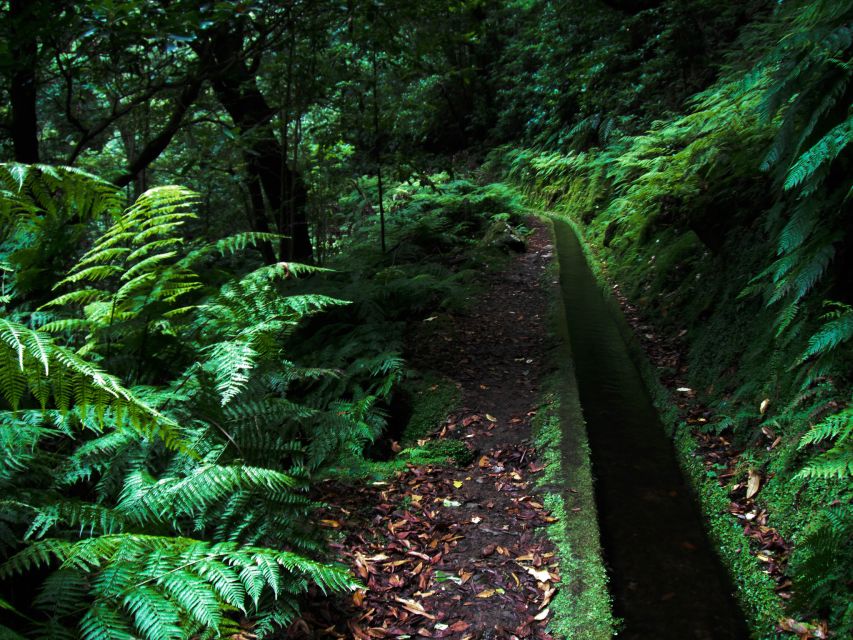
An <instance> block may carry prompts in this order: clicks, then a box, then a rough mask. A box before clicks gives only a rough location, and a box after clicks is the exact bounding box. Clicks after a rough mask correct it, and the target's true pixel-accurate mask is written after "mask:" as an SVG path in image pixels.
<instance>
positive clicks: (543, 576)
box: [527, 567, 551, 582]
mask: <svg viewBox="0 0 853 640" xmlns="http://www.w3.org/2000/svg"><path fill="white" fill-rule="evenodd" d="M527 573H529V574H530V575H532V576H533V577H534V578H536V579H537V580H538V581H539V582H548V581H550V580H551V574H550V573H548V570H547V569H534V568H533V567H528V568H527Z"/></svg>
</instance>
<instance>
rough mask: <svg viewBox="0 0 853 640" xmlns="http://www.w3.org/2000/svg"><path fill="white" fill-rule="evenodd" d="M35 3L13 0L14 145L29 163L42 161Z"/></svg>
mask: <svg viewBox="0 0 853 640" xmlns="http://www.w3.org/2000/svg"><path fill="white" fill-rule="evenodd" d="M34 6H35V3H33V2H32V1H31V0H11V2H10V3H9V18H10V20H11V26H12V28H11V36H12V37H11V42H10V43H9V53H10V54H11V58H12V77H11V83H10V86H9V101H10V103H11V106H12V145H13V147H14V150H15V160H17V161H18V162H24V163H26V164H35V163H37V162H38V161H39V142H38V118H37V112H36V58H37V57H38V41H37V39H36V27H37V23H36V22H35V16H34V15H33V14H34V13H35V12H34V11H33V9H34Z"/></svg>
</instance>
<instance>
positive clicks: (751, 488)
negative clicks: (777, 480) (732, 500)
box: [746, 469, 761, 500]
mask: <svg viewBox="0 0 853 640" xmlns="http://www.w3.org/2000/svg"><path fill="white" fill-rule="evenodd" d="M760 487H761V476H760V475H759V474H758V472H757V471H755V470H754V469H750V470H749V481H748V482H747V483H746V499H747V500H749V499H750V498H751V497H752V496H754V495H755V494H756V493H758V489H759V488H760Z"/></svg>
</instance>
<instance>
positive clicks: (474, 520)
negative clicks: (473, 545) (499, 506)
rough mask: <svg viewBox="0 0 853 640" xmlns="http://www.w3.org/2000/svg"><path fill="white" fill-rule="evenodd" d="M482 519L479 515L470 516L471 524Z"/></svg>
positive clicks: (477, 522)
mask: <svg viewBox="0 0 853 640" xmlns="http://www.w3.org/2000/svg"><path fill="white" fill-rule="evenodd" d="M482 521H483V519H482V518H481V517H480V516H474V517H473V518H471V523H472V524H480V523H481V522H482Z"/></svg>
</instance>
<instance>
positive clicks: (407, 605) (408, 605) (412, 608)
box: [394, 598, 435, 620]
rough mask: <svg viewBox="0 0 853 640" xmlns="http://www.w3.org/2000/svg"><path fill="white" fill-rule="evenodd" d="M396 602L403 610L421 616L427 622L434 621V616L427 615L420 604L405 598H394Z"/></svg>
mask: <svg viewBox="0 0 853 640" xmlns="http://www.w3.org/2000/svg"><path fill="white" fill-rule="evenodd" d="M394 600H395V601H396V602H399V603H400V604H401V605H403V608H404V609H405V610H406V611H408V612H410V613H414V614H416V615H419V616H423V617H424V618H427V619H429V620H435V616H434V615H432V614H430V613H428V612H427V610H426V609H424V608H423V607H422V606H421V605H420V604H418V603H417V602H415V601H414V600H407V599H406V598H394Z"/></svg>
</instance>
